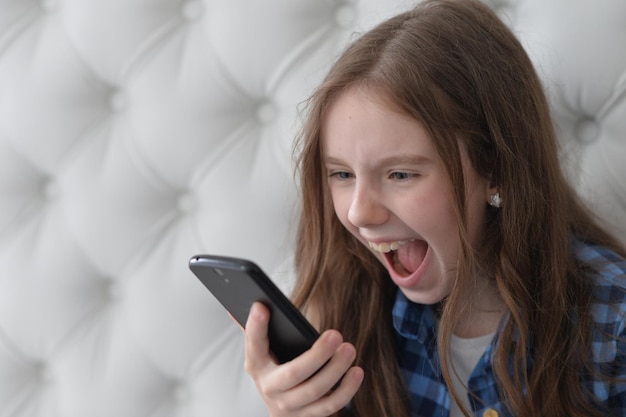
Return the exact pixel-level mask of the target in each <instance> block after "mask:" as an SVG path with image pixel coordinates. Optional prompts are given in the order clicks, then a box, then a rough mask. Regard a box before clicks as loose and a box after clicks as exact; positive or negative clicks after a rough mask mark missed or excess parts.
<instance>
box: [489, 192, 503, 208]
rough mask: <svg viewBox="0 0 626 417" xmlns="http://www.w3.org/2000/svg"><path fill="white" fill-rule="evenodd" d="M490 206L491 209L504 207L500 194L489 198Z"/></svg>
mask: <svg viewBox="0 0 626 417" xmlns="http://www.w3.org/2000/svg"><path fill="white" fill-rule="evenodd" d="M489 205H490V206H491V207H495V208H500V206H501V205H502V197H500V193H495V194H491V195H490V196H489Z"/></svg>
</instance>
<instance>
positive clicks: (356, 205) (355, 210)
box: [348, 186, 389, 228]
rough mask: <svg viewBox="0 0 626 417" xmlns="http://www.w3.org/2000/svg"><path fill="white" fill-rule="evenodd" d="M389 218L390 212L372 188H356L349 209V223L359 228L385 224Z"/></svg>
mask: <svg viewBox="0 0 626 417" xmlns="http://www.w3.org/2000/svg"><path fill="white" fill-rule="evenodd" d="M388 218H389V211H388V209H387V207H386V206H385V204H384V202H383V201H382V199H381V198H380V195H379V194H378V193H377V192H376V191H375V190H374V189H373V188H371V187H368V186H360V187H356V188H355V189H354V191H353V194H352V200H351V202H350V207H349V209H348V221H350V223H352V224H353V225H354V226H356V227H359V228H367V227H372V226H376V225H380V224H383V223H385V222H386V221H387V219H388Z"/></svg>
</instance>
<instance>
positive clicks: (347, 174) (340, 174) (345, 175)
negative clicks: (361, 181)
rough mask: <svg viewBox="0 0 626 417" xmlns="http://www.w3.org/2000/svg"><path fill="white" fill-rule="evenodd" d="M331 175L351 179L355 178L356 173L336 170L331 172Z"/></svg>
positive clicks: (341, 178)
mask: <svg viewBox="0 0 626 417" xmlns="http://www.w3.org/2000/svg"><path fill="white" fill-rule="evenodd" d="M330 177H331V178H336V179H338V180H349V179H351V178H353V177H354V175H353V174H352V173H350V172H347V171H334V172H331V173H330Z"/></svg>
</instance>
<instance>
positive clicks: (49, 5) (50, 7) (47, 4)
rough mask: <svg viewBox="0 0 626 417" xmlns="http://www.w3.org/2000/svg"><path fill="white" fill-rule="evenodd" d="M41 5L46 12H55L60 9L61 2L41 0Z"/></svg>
mask: <svg viewBox="0 0 626 417" xmlns="http://www.w3.org/2000/svg"><path fill="white" fill-rule="evenodd" d="M39 7H41V10H43V11H44V12H46V13H54V12H56V11H57V10H58V9H59V2H58V1H57V0H41V3H39Z"/></svg>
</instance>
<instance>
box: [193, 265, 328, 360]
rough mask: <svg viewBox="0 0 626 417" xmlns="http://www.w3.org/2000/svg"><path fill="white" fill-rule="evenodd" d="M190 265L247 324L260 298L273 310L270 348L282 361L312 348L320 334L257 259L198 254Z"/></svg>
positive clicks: (235, 314)
mask: <svg viewBox="0 0 626 417" xmlns="http://www.w3.org/2000/svg"><path fill="white" fill-rule="evenodd" d="M189 268H190V269H191V271H192V272H193V273H194V274H195V275H196V277H198V279H200V281H201V282H202V283H203V284H204V286H205V287H206V288H208V290H209V291H210V292H211V293H212V294H213V295H214V296H215V298H217V300H218V301H219V302H220V303H221V304H222V305H223V306H224V308H226V310H228V311H229V312H230V314H231V315H232V316H233V317H234V318H235V320H237V322H238V323H239V324H240V325H241V326H242V327H245V324H246V321H247V319H248V314H249V312H250V307H251V306H252V304H253V303H254V302H256V301H260V302H262V303H263V304H265V305H266V306H267V308H268V309H269V311H270V321H269V329H268V338H269V344H270V350H271V351H272V353H273V354H274V356H275V357H276V359H277V360H278V362H280V363H285V362H288V361H290V360H292V359H294V358H295V357H297V356H299V355H300V354H302V353H303V352H305V351H306V350H308V349H309V348H310V347H311V346H312V345H313V342H315V340H317V338H318V337H319V333H318V332H317V330H315V328H314V327H313V326H312V325H311V324H310V323H309V322H308V321H307V319H306V318H305V317H304V316H303V315H302V314H301V313H300V311H299V310H298V309H297V308H296V307H295V306H294V305H293V304H292V303H291V301H289V299H288V298H287V297H286V296H285V295H284V294H283V292H282V291H281V290H280V289H279V288H278V287H277V286H276V285H275V284H274V283H273V282H272V280H271V279H270V278H269V277H268V276H267V275H266V274H265V273H264V272H263V271H262V270H261V268H260V267H259V266H257V265H256V264H255V263H254V262H252V261H249V260H246V259H239V258H231V257H225V256H217V255H196V256H193V257H192V258H191V259H190V260H189Z"/></svg>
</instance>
